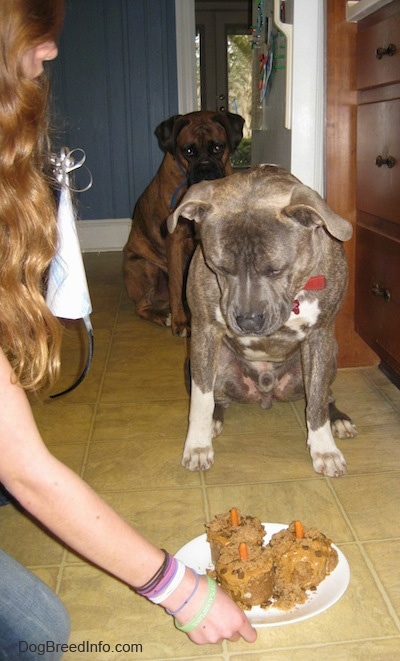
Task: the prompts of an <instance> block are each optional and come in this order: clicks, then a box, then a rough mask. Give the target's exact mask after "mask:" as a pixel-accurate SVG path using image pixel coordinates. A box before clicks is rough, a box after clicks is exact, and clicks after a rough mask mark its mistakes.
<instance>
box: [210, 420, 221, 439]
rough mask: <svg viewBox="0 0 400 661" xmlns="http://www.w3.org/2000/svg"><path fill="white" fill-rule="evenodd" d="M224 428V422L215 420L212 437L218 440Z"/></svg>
mask: <svg viewBox="0 0 400 661" xmlns="http://www.w3.org/2000/svg"><path fill="white" fill-rule="evenodd" d="M223 428H224V423H223V421H222V420H215V419H214V420H213V430H212V437H213V438H216V437H217V436H219V435H220V434H221V432H222V430H223Z"/></svg>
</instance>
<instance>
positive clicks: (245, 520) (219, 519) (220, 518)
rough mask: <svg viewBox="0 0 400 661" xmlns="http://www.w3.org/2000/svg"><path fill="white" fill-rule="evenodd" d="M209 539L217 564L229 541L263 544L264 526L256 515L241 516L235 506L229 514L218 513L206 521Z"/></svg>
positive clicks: (213, 558)
mask: <svg viewBox="0 0 400 661" xmlns="http://www.w3.org/2000/svg"><path fill="white" fill-rule="evenodd" d="M206 531H207V541H208V542H209V544H210V548H211V559H212V561H213V563H214V566H216V565H217V562H218V558H219V555H220V553H221V550H222V549H223V548H224V546H226V545H227V544H228V543H231V542H232V543H236V547H237V546H238V544H240V542H246V544H247V545H248V546H249V548H250V547H252V546H261V545H262V543H263V539H264V536H265V530H264V527H263V525H262V523H261V521H260V519H257V518H256V517H255V516H241V514H240V512H239V510H237V509H236V508H235V507H233V508H232V509H231V510H230V511H229V512H228V514H217V515H216V516H215V517H214V519H213V520H212V521H210V522H209V523H206Z"/></svg>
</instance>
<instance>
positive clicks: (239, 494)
mask: <svg viewBox="0 0 400 661" xmlns="http://www.w3.org/2000/svg"><path fill="white" fill-rule="evenodd" d="M326 480H327V478H316V479H310V480H298V481H290V480H288V481H287V482H275V483H265V484H261V483H259V484H247V485H236V484H231V485H223V486H222V485H219V486H215V487H212V486H209V487H207V499H208V507H209V515H210V517H213V516H214V515H215V514H220V513H222V512H227V511H228V510H229V509H230V508H231V507H238V508H239V509H240V510H241V512H243V513H249V512H250V513H251V514H253V515H254V516H258V517H259V518H260V519H261V520H262V521H263V522H268V521H269V522H271V523H283V524H285V523H286V524H288V523H290V521H293V520H294V519H301V520H302V521H303V522H304V524H305V525H306V526H308V527H317V528H319V530H321V531H322V532H324V533H325V534H326V535H328V537H330V538H331V539H332V540H333V541H334V542H335V543H336V544H340V543H342V542H349V541H352V540H353V539H354V537H353V535H352V533H351V530H350V529H349V527H348V525H347V523H346V521H345V519H344V518H343V516H342V514H341V511H340V508H339V507H338V504H337V502H336V499H335V497H334V494H332V491H331V489H330V488H329V485H328V484H327V481H326Z"/></svg>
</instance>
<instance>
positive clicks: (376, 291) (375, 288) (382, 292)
mask: <svg viewBox="0 0 400 661" xmlns="http://www.w3.org/2000/svg"><path fill="white" fill-rule="evenodd" d="M371 294H372V295H373V296H380V297H381V298H383V299H384V300H385V301H388V302H389V301H390V299H391V295H390V291H389V290H388V289H384V288H383V287H381V286H380V285H378V283H377V282H376V283H375V284H374V285H372V289H371Z"/></svg>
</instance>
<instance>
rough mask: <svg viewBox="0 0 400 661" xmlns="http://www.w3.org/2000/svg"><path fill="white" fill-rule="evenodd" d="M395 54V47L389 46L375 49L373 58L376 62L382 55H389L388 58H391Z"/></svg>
mask: <svg viewBox="0 0 400 661" xmlns="http://www.w3.org/2000/svg"><path fill="white" fill-rule="evenodd" d="M395 53H396V46H395V45H394V44H389V46H388V47H387V48H377V49H376V51H375V56H376V58H377V59H378V60H381V59H382V58H383V56H384V55H389V57H393V55H394V54H395Z"/></svg>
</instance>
